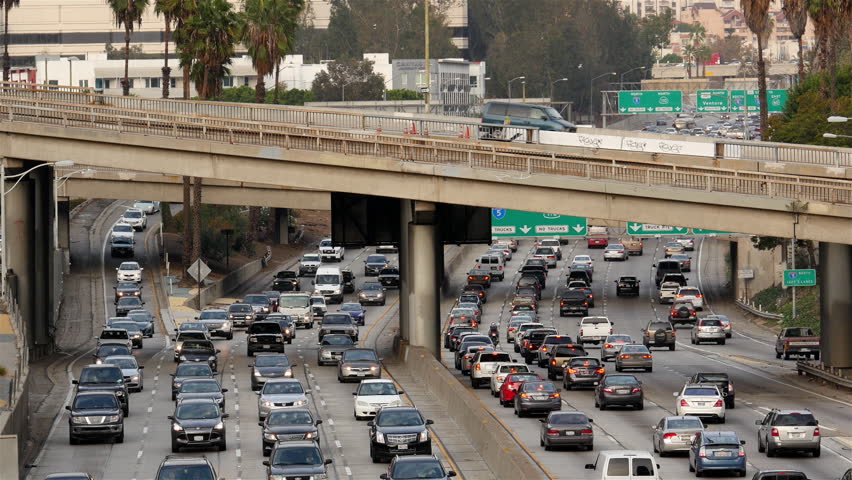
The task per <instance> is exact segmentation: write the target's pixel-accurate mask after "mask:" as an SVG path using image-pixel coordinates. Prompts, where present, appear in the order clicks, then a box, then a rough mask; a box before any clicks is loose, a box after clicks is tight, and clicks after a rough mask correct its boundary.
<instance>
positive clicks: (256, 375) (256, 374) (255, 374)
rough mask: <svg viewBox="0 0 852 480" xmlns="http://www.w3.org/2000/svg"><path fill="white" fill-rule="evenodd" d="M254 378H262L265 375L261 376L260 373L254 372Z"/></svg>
mask: <svg viewBox="0 0 852 480" xmlns="http://www.w3.org/2000/svg"><path fill="white" fill-rule="evenodd" d="M254 376H255V377H262V376H263V375H261V374H260V371H258V370H255V371H254Z"/></svg>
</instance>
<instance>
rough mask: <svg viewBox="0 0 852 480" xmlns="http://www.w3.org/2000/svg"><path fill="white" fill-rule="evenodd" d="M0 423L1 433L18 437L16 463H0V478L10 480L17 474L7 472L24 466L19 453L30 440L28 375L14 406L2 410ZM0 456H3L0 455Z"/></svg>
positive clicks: (18, 469)
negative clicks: (4, 410) (5, 410)
mask: <svg viewBox="0 0 852 480" xmlns="http://www.w3.org/2000/svg"><path fill="white" fill-rule="evenodd" d="M0 421H2V423H0V425H2V428H3V430H2V431H0V433H2V434H3V435H16V436H17V437H18V442H17V444H18V452H19V454H18V456H17V460H18V461H17V463H12V464H6V463H5V462H2V463H0V478H2V479H4V480H6V479H9V480H12V479H14V478H18V476H17V474H15V475H8V473H9V472H15V473H16V472H19V471H22V470H23V467H24V464H23V462H24V460H25V458H24V456H23V455H20V452H24V451H25V450H26V445H27V442H28V441H29V440H30V428H29V425H30V382H29V377H27V378H26V379H25V380H24V388H23V390H21V393H20V396H19V397H18V400H17V401H16V403H15V406H14V407H13V408H12V409H11V410H9V411H7V412H3V415H2V416H0ZM0 458H3V459H4V460H5V458H4V457H3V456H2V455H0Z"/></svg>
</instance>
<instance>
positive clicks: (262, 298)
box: [243, 295, 269, 305]
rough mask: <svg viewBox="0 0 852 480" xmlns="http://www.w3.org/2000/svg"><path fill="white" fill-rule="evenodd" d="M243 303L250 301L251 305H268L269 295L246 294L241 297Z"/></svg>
mask: <svg viewBox="0 0 852 480" xmlns="http://www.w3.org/2000/svg"><path fill="white" fill-rule="evenodd" d="M243 303H250V304H253V305H268V304H269V297H267V296H266V295H246V296H245V298H243Z"/></svg>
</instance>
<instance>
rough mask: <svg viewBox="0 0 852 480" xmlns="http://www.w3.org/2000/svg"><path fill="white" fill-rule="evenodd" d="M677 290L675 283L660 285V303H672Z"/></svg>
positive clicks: (677, 286)
mask: <svg viewBox="0 0 852 480" xmlns="http://www.w3.org/2000/svg"><path fill="white" fill-rule="evenodd" d="M679 289H680V284H679V283H677V282H663V283H662V284H661V285H660V303H674V301H675V298H676V297H677V291H678V290H679Z"/></svg>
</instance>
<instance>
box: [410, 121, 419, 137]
mask: <svg viewBox="0 0 852 480" xmlns="http://www.w3.org/2000/svg"><path fill="white" fill-rule="evenodd" d="M408 133H410V134H412V135H417V125H415V124H414V122H411V130H410V131H409V132H408Z"/></svg>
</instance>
